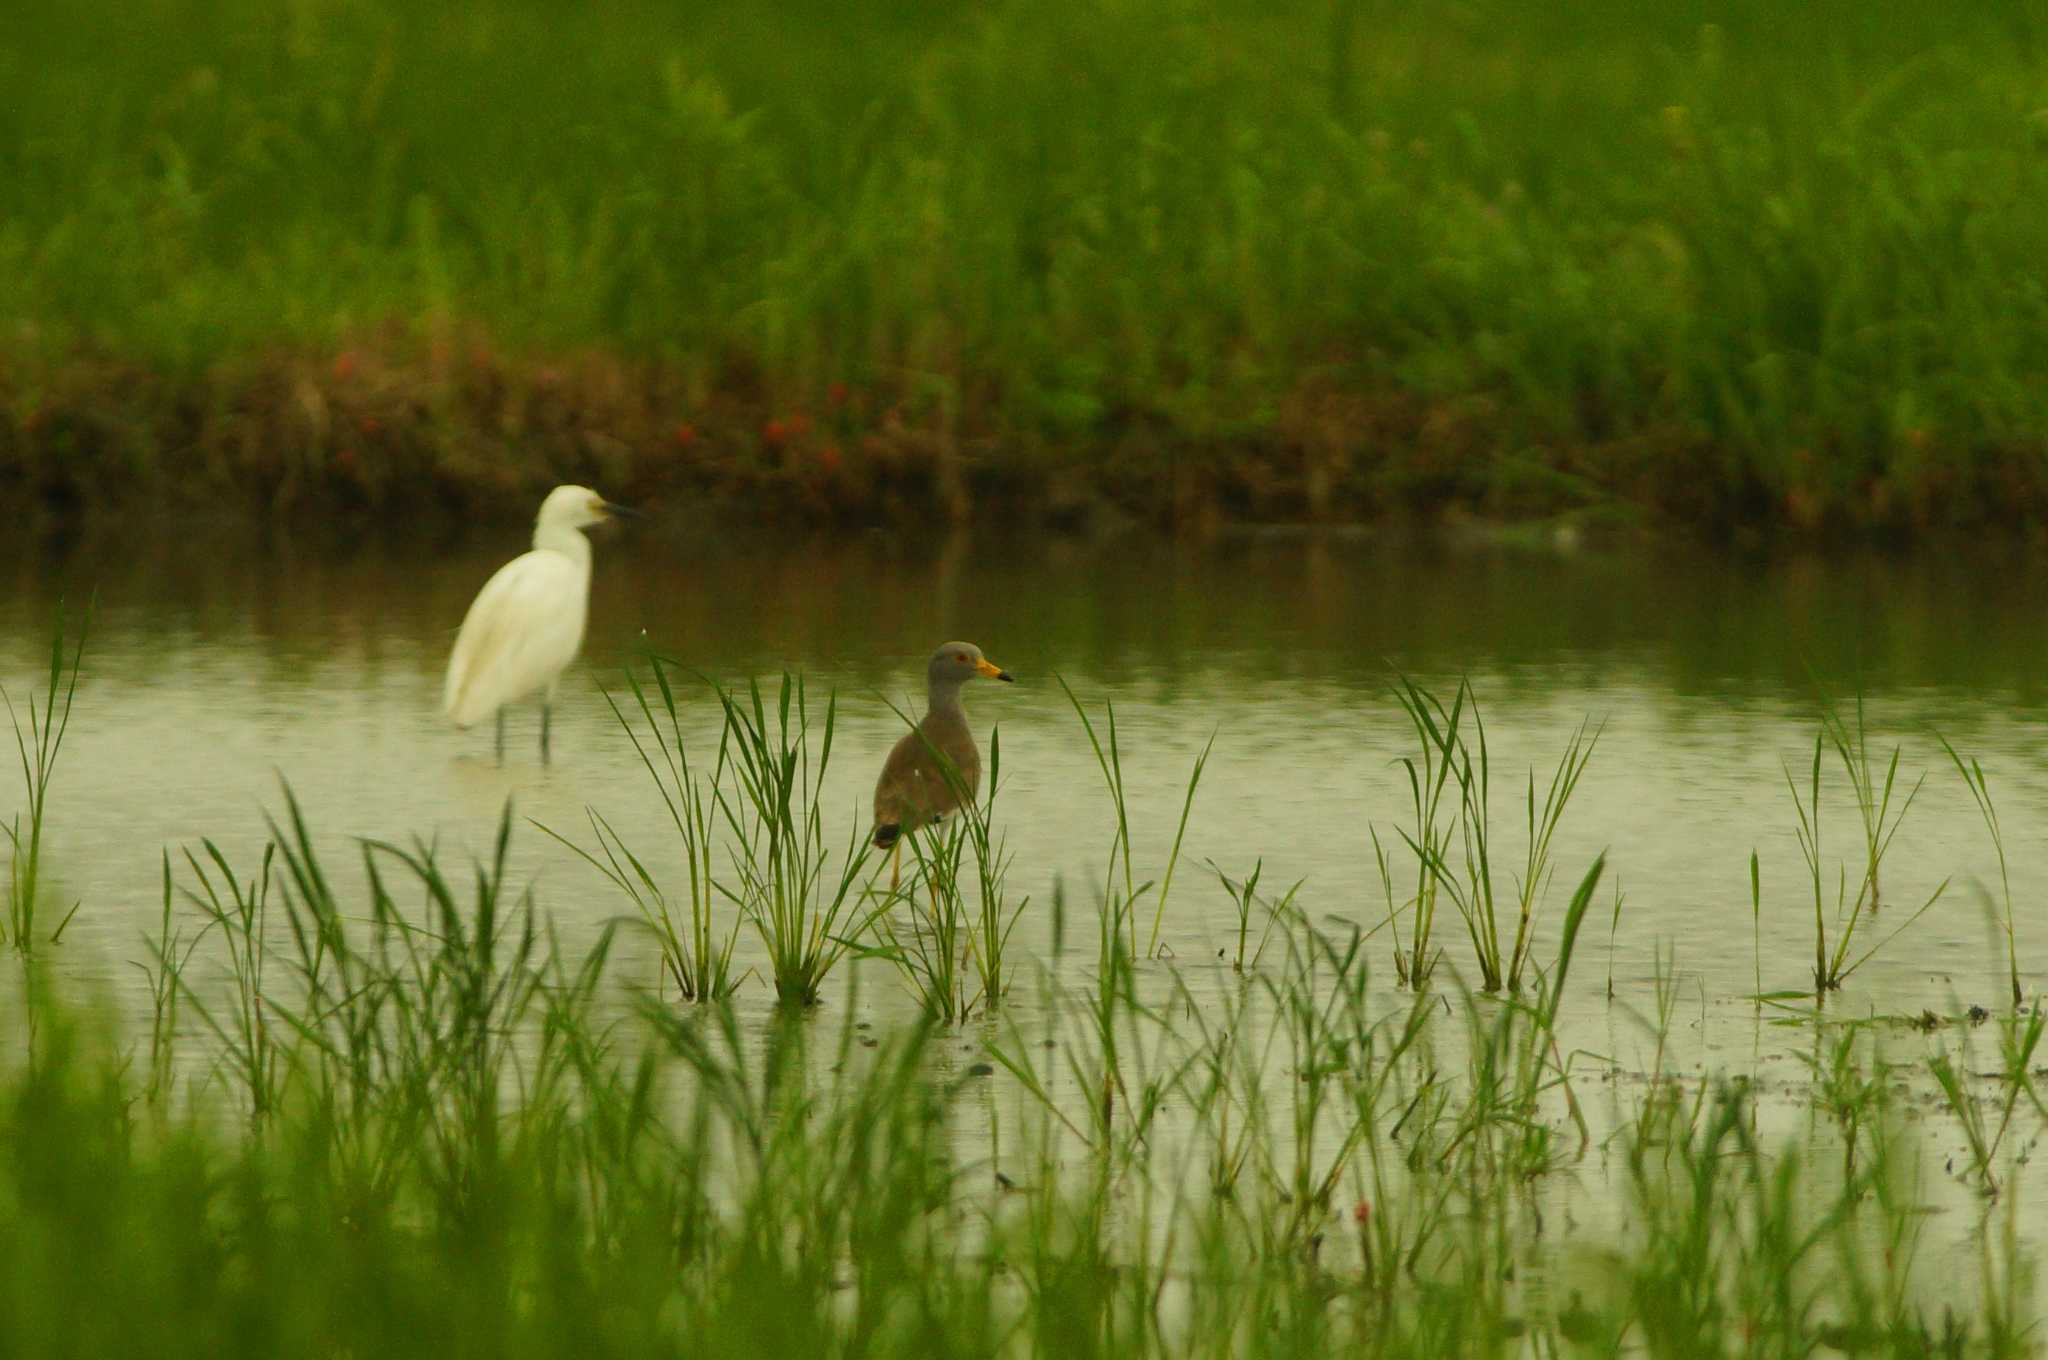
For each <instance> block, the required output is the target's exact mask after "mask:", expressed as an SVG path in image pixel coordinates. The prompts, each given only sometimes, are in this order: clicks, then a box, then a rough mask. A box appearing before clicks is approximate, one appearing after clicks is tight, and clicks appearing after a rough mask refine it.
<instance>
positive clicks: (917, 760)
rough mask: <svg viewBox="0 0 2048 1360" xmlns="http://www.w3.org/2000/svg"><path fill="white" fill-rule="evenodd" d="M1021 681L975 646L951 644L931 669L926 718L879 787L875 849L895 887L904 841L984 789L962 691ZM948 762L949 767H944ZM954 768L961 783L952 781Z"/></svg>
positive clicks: (898, 748) (894, 754) (887, 765)
mask: <svg viewBox="0 0 2048 1360" xmlns="http://www.w3.org/2000/svg"><path fill="white" fill-rule="evenodd" d="M978 677H985V678H987V679H990V680H1013V679H1015V677H1014V676H1012V675H1011V674H1010V673H1009V672H1008V671H1006V670H1004V669H1003V668H1002V667H1001V666H998V665H996V664H995V662H993V661H990V660H989V659H988V658H987V657H985V656H983V655H982V654H981V648H979V647H977V646H975V645H974V644H973V643H971V642H949V643H947V644H946V645H945V646H943V647H941V648H939V650H937V651H936V652H933V653H932V659H931V662H930V664H929V665H927V666H926V667H925V687H926V694H927V696H928V698H927V701H926V705H925V715H924V717H923V718H922V719H920V720H919V721H918V724H917V726H916V727H915V728H914V729H912V730H911V731H908V732H905V733H904V734H903V736H902V738H901V739H900V740H898V741H897V743H896V745H895V748H894V749H892V750H891V751H890V752H889V759H888V760H887V761H886V762H884V763H883V765H882V777H881V778H880V779H879V780H877V781H876V783H875V829H874V839H875V847H876V848H877V849H880V850H887V851H889V886H890V887H891V888H894V887H895V886H896V876H897V868H898V863H897V861H898V859H899V858H900V857H901V855H902V853H903V850H902V847H901V845H900V844H899V842H900V840H901V839H902V837H903V836H904V835H905V834H907V833H909V832H912V831H916V830H918V829H919V828H921V827H926V826H929V825H931V824H932V823H933V822H936V821H938V820H939V819H940V818H942V817H944V816H945V815H946V814H947V813H949V812H951V811H953V810H954V809H955V808H957V807H959V806H960V802H961V797H962V795H963V794H964V795H965V796H966V797H967V798H973V797H974V796H975V794H976V793H977V792H978V791H979V790H980V788H981V751H980V750H979V749H978V748H977V747H976V746H975V744H974V733H973V731H971V730H970V729H969V728H968V726H967V710H966V708H965V707H963V706H962V705H961V703H960V687H961V686H962V685H964V684H966V683H967V682H968V681H969V680H973V679H976V678H978ZM942 758H943V761H942ZM943 762H950V763H951V764H952V766H953V769H954V770H955V771H956V772H957V773H958V776H959V778H958V781H957V783H956V782H955V781H954V780H950V779H948V778H947V777H946V769H945V764H944V763H943Z"/></svg>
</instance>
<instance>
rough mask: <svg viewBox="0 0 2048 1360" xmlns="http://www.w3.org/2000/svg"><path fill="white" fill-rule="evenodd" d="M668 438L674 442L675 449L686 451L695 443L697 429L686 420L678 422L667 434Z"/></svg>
mask: <svg viewBox="0 0 2048 1360" xmlns="http://www.w3.org/2000/svg"><path fill="white" fill-rule="evenodd" d="M669 438H670V439H672V440H674V441H675V446H676V447H677V448H679V449H687V448H688V447H690V445H692V444H694V443H696V442H697V427H696V426H695V425H692V424H691V423H690V422H689V421H687V420H684V421H678V422H677V423H676V427H675V429H674V430H673V431H672V432H671V433H670V434H669Z"/></svg>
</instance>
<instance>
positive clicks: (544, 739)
mask: <svg viewBox="0 0 2048 1360" xmlns="http://www.w3.org/2000/svg"><path fill="white" fill-rule="evenodd" d="M551 697H552V696H549V695H543V696H541V701H540V763H541V764H543V765H545V764H547V763H548V710H549V709H550V708H551V707H553V705H552V704H551V703H550V699H551Z"/></svg>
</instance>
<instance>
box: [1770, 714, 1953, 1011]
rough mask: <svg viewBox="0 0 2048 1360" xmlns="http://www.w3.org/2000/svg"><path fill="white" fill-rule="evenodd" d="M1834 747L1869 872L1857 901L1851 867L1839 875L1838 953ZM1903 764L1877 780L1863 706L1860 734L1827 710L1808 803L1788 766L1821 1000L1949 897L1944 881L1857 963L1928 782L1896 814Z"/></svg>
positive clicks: (1895, 757) (1892, 765) (1894, 758)
mask: <svg viewBox="0 0 2048 1360" xmlns="http://www.w3.org/2000/svg"><path fill="white" fill-rule="evenodd" d="M1830 747H1832V748H1833V750H1834V751H1835V753H1836V755H1837V757H1838V758H1839V759H1840V761H1841V764H1842V767H1843V769H1844V770H1845V771H1846V772H1847V774H1848V777H1849V781H1850V787H1851V788H1852V789H1853V790H1854V794H1855V798H1856V806H1857V812H1858V816H1859V818H1860V820H1861V824H1862V830H1863V845H1862V849H1863V865H1862V869H1861V871H1860V873H1859V875H1858V878H1857V886H1856V891H1855V894H1854V895H1853V896H1851V895H1850V892H1849V868H1848V865H1847V864H1846V863H1842V864H1838V866H1837V868H1836V874H1835V879H1836V882H1835V894H1834V905H1833V915H1834V920H1835V921H1836V923H1837V926H1838V931H1837V934H1836V936H1835V941H1834V945H1833V947H1832V948H1830V947H1829V944H1828V919H1829V905H1828V895H1827V888H1826V879H1825V872H1826V870H1825V861H1824V858H1823V854H1822V840H1821V802H1822V798H1821V788H1822V784H1821V765H1822V762H1823V757H1824V756H1825V754H1826V752H1827V751H1828V749H1829V748H1830ZM1899 758H1900V750H1899V748H1897V747H1894V748H1893V750H1892V754H1891V758H1890V760H1889V761H1888V762H1886V763H1885V765H1884V767H1883V768H1884V774H1883V778H1882V780H1879V779H1878V778H1876V777H1875V776H1874V775H1873V772H1872V766H1871V763H1870V753H1869V742H1868V737H1867V734H1866V731H1865V728H1864V723H1863V705H1862V701H1861V699H1860V698H1859V699H1858V701H1857V706H1856V727H1855V729H1854V730H1853V731H1852V730H1851V729H1850V728H1849V727H1848V726H1847V725H1846V724H1845V723H1844V722H1843V721H1842V720H1841V718H1840V717H1839V715H1837V714H1836V713H1835V712H1834V710H1833V709H1832V708H1824V709H1823V710H1822V714H1821V726H1820V731H1819V732H1817V733H1816V734H1815V735H1814V739H1813V759H1812V761H1811V763H1810V765H1809V767H1808V769H1807V771H1806V792H1805V793H1804V794H1803V795H1802V794H1801V792H1800V785H1799V783H1798V781H1797V780H1795V779H1794V777H1793V774H1792V767H1791V766H1790V765H1789V764H1788V765H1786V766H1785V785H1786V788H1787V789H1788V790H1789V791H1790V792H1791V794H1792V807H1793V811H1794V813H1795V815H1796V816H1797V818H1798V825H1797V827H1796V828H1795V829H1796V831H1797V833H1798V837H1799V851H1800V855H1801V856H1802V858H1803V859H1804V860H1805V862H1806V870H1807V878H1808V881H1809V882H1810V883H1811V885H1812V888H1813V931H1814V939H1813V987H1814V993H1815V995H1816V996H1824V995H1826V994H1827V993H1828V992H1831V991H1837V990H1839V989H1840V988H1841V986H1842V984H1843V982H1845V981H1847V980H1848V978H1849V975H1850V974H1852V973H1854V972H1855V971H1856V970H1857V969H1858V968H1860V967H1862V966H1863V964H1864V963H1866V962H1868V961H1869V959H1870V958H1871V956H1872V955H1874V954H1876V953H1877V951H1878V950H1879V949H1882V948H1883V947H1884V946H1885V945H1886V944H1887V943H1889V942H1890V941H1892V940H1894V939H1896V938H1897V937H1898V936H1899V934H1900V933H1901V932H1902V931H1904V930H1905V929H1906V928H1907V927H1909V926H1911V925H1912V924H1913V923H1914V922H1916V921H1918V920H1919V919H1920V918H1921V917H1922V916H1924V915H1926V914H1927V912H1928V911H1929V910H1930V909H1932V908H1933V906H1934V904H1935V903H1936V902H1938V901H1940V900H1941V896H1942V894H1943V893H1945V892H1947V891H1948V884H1949V880H1947V879H1943V880H1942V881H1941V883H1940V884H1939V885H1938V886H1937V887H1936V888H1935V890H1934V892H1933V893H1932V894H1931V895H1930V896H1929V897H1928V899H1927V900H1926V901H1925V902H1924V903H1922V904H1921V905H1920V907H1919V908H1918V909H1917V910H1915V911H1914V912H1913V913H1912V915H1910V916H1909V917H1907V918H1906V920H1905V921H1903V922H1901V923H1900V925H1899V926H1898V927H1897V928H1896V929H1894V930H1893V931H1892V932H1891V934H1889V935H1887V936H1885V937H1884V939H1882V940H1880V941H1878V943H1877V944H1875V945H1872V946H1871V947H1870V948H1869V949H1867V950H1865V951H1864V952H1863V953H1862V954H1860V955H1858V956H1856V957H1855V958H1854V959H1853V960H1852V959H1851V958H1850V955H1849V949H1850V946H1851V944H1852V943H1853V942H1854V940H1855V937H1856V932H1857V929H1858V928H1859V927H1860V926H1862V925H1863V924H1864V921H1865V918H1866V917H1870V916H1873V915H1874V914H1875V913H1876V911H1877V894H1878V882H1879V871H1880V869H1881V867H1882V865H1883V861H1884V856H1885V853H1886V852H1887V851H1888V850H1889V849H1890V848H1891V843H1892V838H1893V837H1895V836H1896V835H1897V834H1898V830H1899V827H1900V825H1901V824H1902V823H1903V822H1904V821H1905V818H1906V813H1907V812H1908V811H1910V810H1911V808H1912V806H1913V802H1914V800H1915V799H1916V798H1917V797H1919V794H1920V790H1921V788H1922V787H1923V786H1924V785H1925V784H1926V782H1927V777H1926V775H1924V774H1923V775H1922V776H1921V777H1920V778H1919V779H1918V780H1917V781H1915V782H1914V784H1913V787H1912V788H1911V789H1910V790H1908V791H1906V792H1905V794H1904V797H1903V799H1901V800H1900V801H1899V803H1898V806H1897V808H1896V809H1894V808H1893V800H1894V798H1895V797H1896V796H1897V795H1898V794H1899Z"/></svg>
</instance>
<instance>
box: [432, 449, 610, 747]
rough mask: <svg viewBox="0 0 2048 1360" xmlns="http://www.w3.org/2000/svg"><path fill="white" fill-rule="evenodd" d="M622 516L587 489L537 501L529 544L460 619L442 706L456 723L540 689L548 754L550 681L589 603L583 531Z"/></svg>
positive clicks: (571, 649) (573, 648) (571, 648)
mask: <svg viewBox="0 0 2048 1360" xmlns="http://www.w3.org/2000/svg"><path fill="white" fill-rule="evenodd" d="M622 513H625V512H624V511H623V510H622V509H621V508H620V507H619V506H615V505H611V504H608V503H607V502H606V501H605V499H604V497H602V496H600V495H598V494H597V493H596V492H595V491H592V490H590V489H589V488H588V487H582V486H558V487H556V488H555V489H554V490H553V491H551V492H549V493H548V497H547V499H546V500H544V501H542V502H541V507H540V514H539V516H538V517H537V518H536V519H535V520H534V526H533V549H532V551H530V552H524V553H521V554H520V555H519V556H517V557H515V558H513V559H512V560H511V561H510V562H507V563H506V564H505V565H504V566H502V567H500V568H498V570H497V572H496V573H495V574H494V575H492V577H491V579H490V580H488V581H486V582H485V583H484V588H483V589H482V590H480V591H478V592H477V596H476V600H475V601H474V602H473V603H472V604H471V605H470V606H469V613H468V614H466V615H464V616H463V620H462V631H461V632H459V633H457V634H456V637H455V651H454V654H453V655H451V656H450V657H449V658H448V678H447V681H446V683H445V685H444V686H443V688H442V692H441V706H442V708H443V710H444V711H446V713H447V714H448V716H449V717H450V718H452V719H454V721H455V724H456V725H457V726H458V727H468V726H470V725H471V724H472V723H476V722H480V721H481V720H483V719H484V718H488V717H491V716H492V715H494V714H495V715H496V716H497V718H498V748H499V750H500V752H502V751H503V749H504V745H505V728H504V708H505V705H507V704H514V703H518V702H519V701H520V700H521V699H524V698H526V697H527V696H528V695H530V694H533V693H534V692H535V691H536V690H538V691H540V693H541V728H540V749H541V758H542V759H543V760H545V759H547V754H548V709H549V707H550V705H552V704H553V702H554V697H555V684H556V682H557V681H558V680H559V679H560V678H561V674H562V672H563V670H564V669H566V668H567V667H568V665H569V663H570V662H571V661H574V660H575V659H576V652H577V650H578V649H579V648H580V647H581V646H582V645H583V622H584V616H585V614H586V613H587V612H588V609H589V604H590V540H589V539H587V538H585V537H584V536H583V530H584V529H586V528H588V527H589V526H591V525H593V524H600V523H603V522H604V521H605V520H606V519H608V518H610V517H611V516H613V515H617V514H622Z"/></svg>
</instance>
